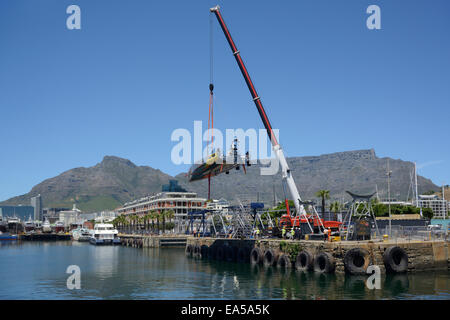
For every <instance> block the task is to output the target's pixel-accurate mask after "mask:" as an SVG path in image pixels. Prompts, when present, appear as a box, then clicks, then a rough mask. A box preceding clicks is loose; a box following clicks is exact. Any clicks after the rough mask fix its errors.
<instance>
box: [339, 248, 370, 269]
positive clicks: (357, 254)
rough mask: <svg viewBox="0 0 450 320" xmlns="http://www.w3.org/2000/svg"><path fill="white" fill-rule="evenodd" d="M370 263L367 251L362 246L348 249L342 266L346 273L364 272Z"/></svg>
mask: <svg viewBox="0 0 450 320" xmlns="http://www.w3.org/2000/svg"><path fill="white" fill-rule="evenodd" d="M369 265H370V255H369V251H367V250H365V249H362V248H353V249H350V250H348V251H347V252H346V253H345V256H344V268H345V272H346V273H348V274H366V271H367V267H368V266H369Z"/></svg>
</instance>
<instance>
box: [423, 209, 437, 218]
mask: <svg viewBox="0 0 450 320" xmlns="http://www.w3.org/2000/svg"><path fill="white" fill-rule="evenodd" d="M422 214H423V216H424V217H425V218H427V219H432V218H433V215H434V213H433V210H432V209H431V208H422Z"/></svg>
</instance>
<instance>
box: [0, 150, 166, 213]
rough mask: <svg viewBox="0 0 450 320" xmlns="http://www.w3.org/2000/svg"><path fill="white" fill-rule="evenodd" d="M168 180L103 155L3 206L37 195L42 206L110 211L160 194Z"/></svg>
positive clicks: (164, 176) (146, 169)
mask: <svg viewBox="0 0 450 320" xmlns="http://www.w3.org/2000/svg"><path fill="white" fill-rule="evenodd" d="M169 179H171V176H169V175H167V174H165V173H163V172H161V171H160V170H156V169H153V168H151V167H148V166H136V165H135V164H134V163H132V162H131V161H130V160H127V159H122V158H118V157H114V156H105V157H104V158H103V161H102V162H100V163H98V164H97V165H95V166H93V167H89V168H75V169H71V170H68V171H66V172H63V173H62V174H60V175H58V176H56V177H54V178H51V179H47V180H45V181H43V182H41V183H39V184H38V185H36V186H34V187H33V188H32V189H31V191H30V192H29V193H27V194H24V195H21V196H18V197H14V198H11V199H9V200H7V201H5V202H3V204H19V203H21V204H29V203H30V198H31V197H33V196H36V195H37V194H41V196H42V200H43V206H44V207H72V203H74V202H76V203H77V205H78V207H79V208H80V209H81V210H83V211H96V210H107V209H114V208H116V207H118V206H120V205H121V204H122V203H124V202H126V201H129V200H132V199H135V198H137V197H141V196H143V195H146V194H149V193H153V192H158V191H160V190H161V185H162V184H166V183H168V181H169Z"/></svg>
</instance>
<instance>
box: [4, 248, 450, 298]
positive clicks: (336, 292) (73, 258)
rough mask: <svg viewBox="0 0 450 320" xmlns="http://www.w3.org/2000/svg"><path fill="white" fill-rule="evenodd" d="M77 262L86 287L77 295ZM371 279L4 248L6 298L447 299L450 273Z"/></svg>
mask: <svg viewBox="0 0 450 320" xmlns="http://www.w3.org/2000/svg"><path fill="white" fill-rule="evenodd" d="M69 265H78V266H79V267H80V269H81V289H80V290H76V289H75V290H69V289H67V286H66V282H67V278H68V277H69V276H70V275H69V274H67V273H66V269H67V267H68V266H69ZM365 279H366V278H365V277H359V276H351V277H350V276H345V275H317V274H314V273H297V272H282V271H279V270H277V269H272V268H270V269H265V268H263V267H256V268H252V267H251V266H250V265H249V264H237V263H227V262H217V261H209V260H196V259H192V258H186V256H185V255H184V250H183V249H175V248H167V249H138V248H130V247H121V246H114V247H113V246H103V247H96V246H93V245H90V244H89V243H77V242H73V243H72V242H70V241H66V242H22V243H8V244H6V243H0V299H2V300H3V299H447V300H450V273H448V272H437V273H434V272H431V273H430V272H428V273H417V274H408V275H397V276H393V277H386V276H382V280H381V290H369V289H367V288H366V286H365V284H364V281H365Z"/></svg>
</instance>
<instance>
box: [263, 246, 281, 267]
mask: <svg viewBox="0 0 450 320" xmlns="http://www.w3.org/2000/svg"><path fill="white" fill-rule="evenodd" d="M278 256H279V253H278V252H277V251H275V250H273V249H267V250H266V251H265V252H264V259H263V264H264V266H266V267H271V266H275V265H276V264H277V261H278Z"/></svg>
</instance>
